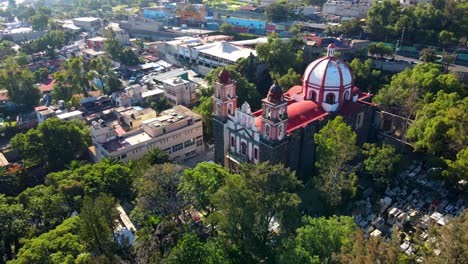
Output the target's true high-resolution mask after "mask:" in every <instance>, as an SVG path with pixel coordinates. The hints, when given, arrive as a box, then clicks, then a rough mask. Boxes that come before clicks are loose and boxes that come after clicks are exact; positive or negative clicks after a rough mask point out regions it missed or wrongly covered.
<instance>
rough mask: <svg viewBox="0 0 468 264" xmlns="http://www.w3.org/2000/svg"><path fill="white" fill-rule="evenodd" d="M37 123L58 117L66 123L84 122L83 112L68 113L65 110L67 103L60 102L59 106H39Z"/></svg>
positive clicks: (37, 108)
mask: <svg viewBox="0 0 468 264" xmlns="http://www.w3.org/2000/svg"><path fill="white" fill-rule="evenodd" d="M34 110H35V112H36V118H37V121H38V122H39V124H40V123H42V122H44V121H45V120H46V119H49V118H52V117H57V118H59V119H61V120H64V121H70V120H83V112H81V111H78V110H75V111H71V112H68V111H67V109H65V103H64V102H63V101H59V106H44V105H42V106H38V107H36V108H35V109H34Z"/></svg>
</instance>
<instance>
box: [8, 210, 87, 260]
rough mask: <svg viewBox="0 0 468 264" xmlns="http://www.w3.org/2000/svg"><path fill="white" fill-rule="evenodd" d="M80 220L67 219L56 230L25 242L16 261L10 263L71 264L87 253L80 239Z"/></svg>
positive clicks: (75, 218) (75, 217)
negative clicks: (70, 263)
mask: <svg viewBox="0 0 468 264" xmlns="http://www.w3.org/2000/svg"><path fill="white" fill-rule="evenodd" d="M79 221H80V220H79V218H78V217H77V216H74V217H71V218H68V219H66V220H65V221H64V222H63V223H61V224H60V225H59V226H57V227H56V228H55V229H53V230H51V231H49V232H47V233H44V234H41V235H40V236H38V237H35V238H32V239H28V240H26V241H24V245H23V246H22V247H21V249H20V250H19V252H18V254H17V255H16V256H15V259H13V260H11V261H10V262H8V263H11V264H16V263H18V264H19V263H54V264H55V263H57V264H58V263H69V262H70V261H71V262H73V260H76V259H77V257H78V255H80V254H81V253H83V252H84V251H85V248H84V246H83V244H82V240H81V239H80V237H79V235H78V233H79Z"/></svg>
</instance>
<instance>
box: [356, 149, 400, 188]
mask: <svg viewBox="0 0 468 264" xmlns="http://www.w3.org/2000/svg"><path fill="white" fill-rule="evenodd" d="M362 153H363V154H364V156H365V157H366V159H365V160H364V170H365V171H366V173H367V174H368V175H369V176H372V177H373V179H374V180H377V181H378V183H379V184H384V185H387V184H389V183H390V182H391V181H392V178H391V177H392V176H394V174H395V170H396V168H395V165H396V164H398V162H399V161H400V158H401V155H399V154H397V153H395V148H393V147H392V146H390V145H387V144H383V145H382V146H377V145H375V144H370V143H365V144H364V146H363V151H362Z"/></svg>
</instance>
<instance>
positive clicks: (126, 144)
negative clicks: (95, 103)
mask: <svg viewBox="0 0 468 264" xmlns="http://www.w3.org/2000/svg"><path fill="white" fill-rule="evenodd" d="M140 121H141V125H140V127H138V128H136V129H132V130H128V131H126V130H125V129H124V128H125V125H124V124H121V123H120V122H121V120H119V118H116V119H114V120H107V121H104V120H99V121H94V122H93V123H92V124H91V135H92V137H93V142H94V144H93V146H92V147H90V152H91V153H92V155H93V159H94V160H95V161H96V162H98V161H100V160H102V159H104V158H106V157H114V158H116V159H118V160H120V161H124V162H125V161H129V160H136V159H139V158H141V157H143V155H145V154H146V153H147V152H148V151H150V150H152V149H154V148H160V149H162V150H164V151H166V152H167V153H168V154H169V158H170V159H171V160H173V161H174V162H182V161H184V160H185V159H188V158H190V157H193V156H195V155H197V154H198V153H201V152H202V151H203V128H202V119H201V116H200V115H199V114H196V113H194V112H192V111H191V110H190V109H188V108H186V107H184V106H180V105H177V106H174V107H173V108H172V109H169V110H166V111H163V112H161V113H160V114H159V115H157V116H156V117H154V118H148V119H146V120H140ZM122 125H123V126H122Z"/></svg>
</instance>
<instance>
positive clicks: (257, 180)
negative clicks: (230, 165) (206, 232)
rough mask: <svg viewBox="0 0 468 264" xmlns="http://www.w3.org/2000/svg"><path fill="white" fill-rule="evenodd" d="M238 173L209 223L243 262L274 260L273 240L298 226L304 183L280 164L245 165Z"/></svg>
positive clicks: (222, 191)
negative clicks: (234, 249)
mask: <svg viewBox="0 0 468 264" xmlns="http://www.w3.org/2000/svg"><path fill="white" fill-rule="evenodd" d="M239 170H240V173H239V175H235V176H233V177H230V178H228V179H227V180H226V185H225V186H223V187H222V188H221V189H220V190H219V191H218V192H217V193H216V194H215V198H214V205H215V207H216V209H217V210H216V211H215V212H214V213H213V214H212V215H211V216H210V220H211V221H212V223H213V224H214V225H215V226H216V230H217V231H218V232H219V235H220V236H221V237H222V238H223V239H225V240H226V241H228V243H230V244H233V245H235V246H236V248H237V249H238V250H239V252H240V254H241V260H240V261H241V262H242V263H246V262H254V263H258V262H260V261H262V260H266V258H271V257H273V255H272V254H273V245H272V243H271V242H272V240H274V239H277V238H278V234H279V233H285V234H286V233H288V232H289V231H291V230H292V228H294V227H295V224H297V223H296V220H297V219H298V209H299V204H300V202H301V200H300V198H299V196H298V195H297V194H296V192H297V191H298V190H299V189H300V188H301V187H302V184H301V182H300V181H299V180H298V179H297V178H296V176H295V175H294V173H293V172H291V171H290V170H289V169H287V168H285V167H284V166H283V165H281V164H279V165H269V164H268V163H261V164H257V165H254V164H244V165H242V166H241V167H240V169H239Z"/></svg>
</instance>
